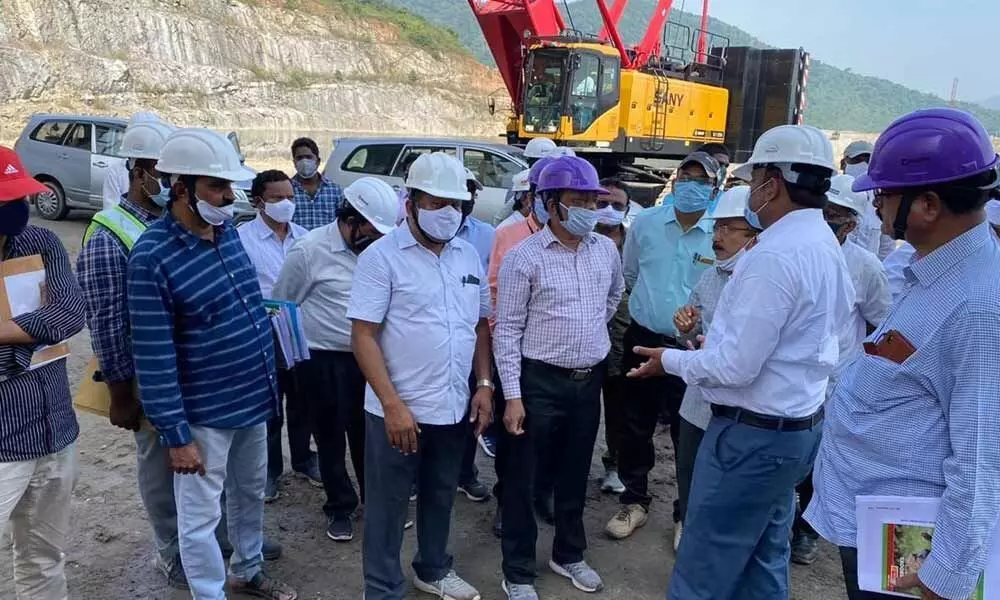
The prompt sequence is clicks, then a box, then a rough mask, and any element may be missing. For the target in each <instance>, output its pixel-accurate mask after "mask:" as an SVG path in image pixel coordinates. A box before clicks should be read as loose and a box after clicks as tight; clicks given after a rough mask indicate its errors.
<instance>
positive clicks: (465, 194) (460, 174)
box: [404, 152, 472, 201]
mask: <svg viewBox="0 0 1000 600" xmlns="http://www.w3.org/2000/svg"><path fill="white" fill-rule="evenodd" d="M465 178H466V175H465V167H464V166H462V163H461V162H459V160H458V159H457V158H455V157H454V156H449V155H447V154H445V153H444V152H431V153H429V154H421V155H420V156H418V157H417V160H415V161H413V164H412V165H410V170H409V172H408V173H407V174H406V183H405V184H404V185H405V186H406V187H407V189H414V190H420V191H421V192H424V193H425V194H430V195H431V196H436V197H438V198H445V199H448V200H462V201H466V200H472V194H470V193H469V188H468V187H467V186H466V184H465Z"/></svg>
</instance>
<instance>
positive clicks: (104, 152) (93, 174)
mask: <svg viewBox="0 0 1000 600" xmlns="http://www.w3.org/2000/svg"><path fill="white" fill-rule="evenodd" d="M127 126H128V121H126V120H124V119H117V118H114V117H95V116H88V115H63V114H48V113H39V114H35V115H32V116H31V118H30V119H28V123H27V125H26V126H25V127H24V130H23V131H22V132H21V136H20V137H19V138H18V140H17V143H15V144H14V151H15V152H17V155H18V156H19V157H20V158H21V161H22V162H23V163H24V166H25V168H26V169H28V172H29V173H31V174H32V175H33V176H34V178H35V179H37V180H38V181H40V182H41V183H42V184H44V185H45V186H46V187H47V188H49V191H48V192H47V193H44V194H38V195H37V196H35V197H34V198H33V202H34V204H35V209H36V210H37V211H38V214H39V215H41V216H42V217H43V218H45V219H50V220H54V221H58V220H60V219H63V218H65V217H66V214H67V213H68V212H69V211H70V210H71V209H83V210H89V211H95V212H96V211H99V210H101V209H102V208H103V207H104V202H103V196H102V191H103V188H104V178H105V177H106V176H107V174H108V172H109V171H110V170H111V169H112V168H116V167H117V166H118V165H120V164H122V165H123V164H124V163H125V159H124V158H121V157H119V156H118V151H119V150H120V148H121V142H122V137H123V136H124V135H125V128H126V127H127ZM227 138H228V139H229V141H230V142H232V144H233V146H234V147H235V148H236V151H237V152H240V143H239V137H238V136H237V135H236V133H235V132H230V133H229V134H228V136H227ZM242 157H243V154H242V153H241V154H240V158H241V159H242ZM234 188H235V189H236V190H237V192H236V196H237V200H236V214H237V220H246V219H247V218H250V219H252V218H253V214H254V210H253V208H252V207H251V206H250V203H249V202H248V201H247V198H246V196H247V194H246V193H241V191H242V192H248V191H249V190H250V182H249V181H248V182H240V183H239V184H237V185H234Z"/></svg>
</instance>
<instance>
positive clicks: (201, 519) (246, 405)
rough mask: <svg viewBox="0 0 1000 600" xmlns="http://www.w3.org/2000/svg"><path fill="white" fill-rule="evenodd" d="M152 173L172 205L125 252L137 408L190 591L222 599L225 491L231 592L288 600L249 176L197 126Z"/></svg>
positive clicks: (178, 137) (270, 372) (267, 337)
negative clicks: (273, 543) (165, 471)
mask: <svg viewBox="0 0 1000 600" xmlns="http://www.w3.org/2000/svg"><path fill="white" fill-rule="evenodd" d="M156 170H157V171H159V172H161V173H168V174H170V175H171V181H172V189H171V196H170V204H169V205H168V206H169V209H168V211H167V212H166V213H164V215H163V217H162V218H161V219H160V220H158V221H157V222H155V223H154V224H152V225H151V226H150V227H149V228H148V229H147V230H146V231H145V233H143V234H142V236H141V237H140V238H139V241H138V242H137V243H136V245H135V246H134V247H133V249H132V253H131V255H130V256H129V262H128V274H127V278H128V303H129V318H130V322H131V328H132V345H133V351H134V353H135V363H136V374H137V376H138V380H139V393H140V398H141V400H142V405H143V409H144V410H145V412H146V416H147V418H148V419H149V421H150V423H152V425H153V427H155V428H156V430H157V433H158V434H159V436H160V443H161V444H163V445H164V446H166V447H167V448H168V449H169V450H168V455H169V461H170V466H171V468H172V469H173V471H174V473H175V476H174V495H175V498H176V502H177V528H178V537H179V540H180V553H181V560H182V561H183V563H184V566H185V572H186V575H187V579H188V584H189V586H190V589H191V595H192V597H193V598H194V599H195V600H203V599H204V600H221V599H222V598H224V597H225V593H224V591H223V590H224V589H225V587H226V583H227V582H226V572H225V563H224V561H223V556H222V552H221V550H220V548H219V544H218V543H217V542H216V539H215V536H214V534H213V531H214V529H215V527H216V526H217V525H218V523H219V519H220V517H221V511H220V508H219V501H220V498H221V496H222V492H223V487H225V491H226V499H227V503H228V507H227V508H228V511H227V513H228V517H229V522H228V523H229V538H230V542H231V543H232V545H233V548H234V552H233V556H232V559H231V561H230V564H229V587H230V589H232V590H233V591H236V592H243V593H249V594H252V595H255V596H258V597H262V598H272V599H274V600H295V599H296V598H297V597H298V595H297V594H296V592H295V591H294V590H293V589H291V588H290V587H288V586H287V585H284V584H282V583H280V582H278V581H276V580H274V579H271V578H269V577H267V576H266V575H264V573H263V572H262V571H261V562H262V556H261V551H262V544H263V525H264V523H263V521H264V502H263V495H264V484H265V479H266V472H267V425H266V423H267V420H268V419H269V418H271V417H272V416H273V415H274V414H275V411H276V410H277V406H278V394H277V381H276V373H275V362H274V348H273V343H272V339H271V328H270V324H269V321H268V317H267V313H266V311H265V310H264V305H263V300H262V297H261V293H260V285H259V284H258V282H257V277H256V273H255V271H254V269H253V265H252V264H251V263H250V259H249V258H248V257H247V254H246V252H245V251H244V250H243V246H242V244H241V243H240V239H239V236H238V235H237V234H236V230H235V229H234V228H233V226H232V224H231V223H230V220H231V219H232V215H233V202H234V200H235V197H234V195H233V190H232V187H231V183H232V182H233V181H242V180H246V179H249V178H250V176H251V175H252V174H251V173H249V172H248V171H247V170H246V169H244V168H243V167H242V166H241V165H240V161H239V156H238V155H237V154H236V152H235V150H234V149H233V147H232V145H231V144H230V143H229V142H228V141H227V140H226V139H225V138H223V137H222V136H220V135H218V134H217V133H215V132H212V131H209V130H206V129H182V130H179V131H176V132H174V133H173V134H171V135H170V137H169V138H168V139H167V142H166V144H165V145H164V147H163V151H162V153H161V156H160V160H159V162H157V165H156ZM193 475H198V476H193Z"/></svg>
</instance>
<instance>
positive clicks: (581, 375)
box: [524, 358, 596, 381]
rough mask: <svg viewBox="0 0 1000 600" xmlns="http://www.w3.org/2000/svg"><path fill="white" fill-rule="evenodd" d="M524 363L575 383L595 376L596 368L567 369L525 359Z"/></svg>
mask: <svg viewBox="0 0 1000 600" xmlns="http://www.w3.org/2000/svg"><path fill="white" fill-rule="evenodd" d="M524 363H525V364H527V365H531V366H533V367H540V368H542V369H546V370H549V371H555V372H556V373H559V374H561V375H564V376H566V377H568V378H569V379H571V380H573V381H585V380H587V379H590V376H591V375H593V374H594V367H588V368H586V369H567V368H566V367H557V366H556V365H550V364H549V363H547V362H543V361H540V360H535V359H533V358H525V359H524ZM595 366H596V365H595Z"/></svg>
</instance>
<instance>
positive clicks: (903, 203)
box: [892, 191, 917, 240]
mask: <svg viewBox="0 0 1000 600" xmlns="http://www.w3.org/2000/svg"><path fill="white" fill-rule="evenodd" d="M916 199H917V193H916V192H913V191H908V192H903V194H902V199H901V200H900V201H899V209H897V210H896V218H895V220H893V222H892V237H893V238H894V239H897V240H905V239H906V221H907V220H909V218H910V207H911V206H913V201H914V200H916Z"/></svg>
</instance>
